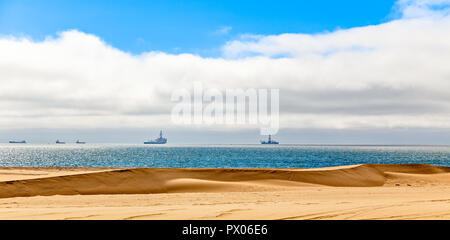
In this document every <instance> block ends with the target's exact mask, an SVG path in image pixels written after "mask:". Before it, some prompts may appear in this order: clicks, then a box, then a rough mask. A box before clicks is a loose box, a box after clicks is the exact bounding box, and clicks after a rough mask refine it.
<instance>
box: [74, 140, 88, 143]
mask: <svg viewBox="0 0 450 240" xmlns="http://www.w3.org/2000/svg"><path fill="white" fill-rule="evenodd" d="M75 143H76V144H86V142H80V140H77V141H76V142H75Z"/></svg>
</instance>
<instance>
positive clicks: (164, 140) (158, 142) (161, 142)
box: [144, 130, 167, 144]
mask: <svg viewBox="0 0 450 240" xmlns="http://www.w3.org/2000/svg"><path fill="white" fill-rule="evenodd" d="M166 143H167V138H163V135H162V130H161V131H160V132H159V138H157V139H155V140H150V141H146V142H144V144H166Z"/></svg>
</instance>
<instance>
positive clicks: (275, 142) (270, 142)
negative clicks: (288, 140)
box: [261, 135, 279, 144]
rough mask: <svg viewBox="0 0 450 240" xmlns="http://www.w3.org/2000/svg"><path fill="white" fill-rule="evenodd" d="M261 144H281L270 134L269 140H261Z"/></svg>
mask: <svg viewBox="0 0 450 240" xmlns="http://www.w3.org/2000/svg"><path fill="white" fill-rule="evenodd" d="M261 144H279V142H277V141H275V140H272V135H269V140H268V141H264V140H263V141H261Z"/></svg>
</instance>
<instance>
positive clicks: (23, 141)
mask: <svg viewBox="0 0 450 240" xmlns="http://www.w3.org/2000/svg"><path fill="white" fill-rule="evenodd" d="M9 143H27V141H25V140H22V141H9Z"/></svg>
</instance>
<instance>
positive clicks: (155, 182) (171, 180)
mask: <svg viewBox="0 0 450 240" xmlns="http://www.w3.org/2000/svg"><path fill="white" fill-rule="evenodd" d="M15 170H17V169H15ZM36 170H37V169H34V171H36ZM85 171H86V170H85ZM92 171H93V172H88V173H81V174H73V173H72V174H70V175H63V176H51V177H43V178H33V179H22V180H15V181H4V182H0V190H1V191H0V198H9V197H29V196H50V195H78V194H81V195H97V194H149V193H174V192H177V193H182V192H239V191H273V190H277V189H286V188H291V187H301V186H318V185H322V186H334V187H374V186H383V185H385V184H387V183H391V182H392V181H390V180H397V181H401V180H402V179H409V180H411V181H412V180H414V179H419V180H421V181H422V182H437V183H439V182H444V183H445V182H447V179H448V175H445V177H444V178H436V177H431V178H430V177H426V178H424V177H421V176H420V175H424V174H426V175H430V174H432V175H433V176H436V175H438V174H448V173H449V172H450V168H446V167H438V166H431V165H420V164H403V165H377V164H370V165H357V166H350V167H341V168H328V169H182V168H130V169H109V170H108V169H106V170H105V169H92ZM0 174H1V173H0ZM22 174H24V173H22ZM417 175H419V176H417ZM440 176H442V175H440ZM419 182H420V181H416V182H415V183H416V184H417V183H419Z"/></svg>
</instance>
